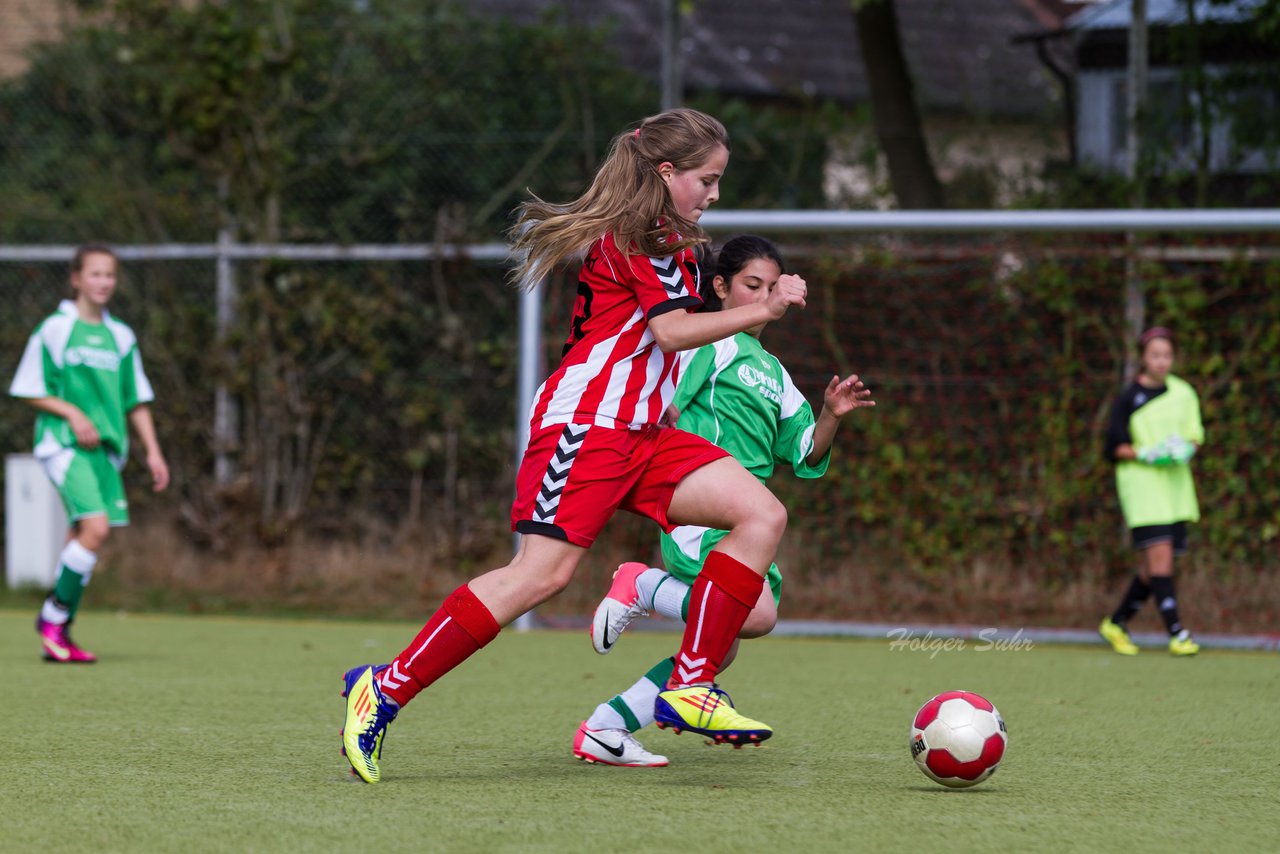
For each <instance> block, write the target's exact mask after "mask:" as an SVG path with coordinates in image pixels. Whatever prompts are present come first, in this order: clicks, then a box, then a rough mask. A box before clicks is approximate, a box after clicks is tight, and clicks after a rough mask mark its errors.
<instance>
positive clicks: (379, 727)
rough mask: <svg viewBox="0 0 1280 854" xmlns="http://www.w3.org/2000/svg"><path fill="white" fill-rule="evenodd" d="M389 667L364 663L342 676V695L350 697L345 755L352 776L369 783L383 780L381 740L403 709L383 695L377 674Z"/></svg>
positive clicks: (344, 735)
mask: <svg viewBox="0 0 1280 854" xmlns="http://www.w3.org/2000/svg"><path fill="white" fill-rule="evenodd" d="M385 667H386V665H385V664H384V665H382V666H381V667H375V666H374V665H371V664H362V665H360V666H359V667H353V668H351V669H350V670H348V671H347V672H346V673H344V674H342V696H343V697H346V698H347V718H346V722H345V724H344V725H343V727H342V755H343V756H345V757H347V761H348V762H350V763H351V773H353V774H355V775H356V776H357V777H359V778H360V779H361V780H364V781H365V782H366V783H376V782H378V780H380V779H381V778H382V771H381V770H380V769H379V768H378V760H379V759H381V758H382V738H383V736H385V735H386V733H387V724H389V723H391V722H392V721H393V720H395V717H396V713H397V712H399V711H400V707H399V706H397V705H396V704H395V703H393V702H392V701H391V700H389V699H387V698H386V697H384V696H383V694H382V690H381V689H380V688H379V687H378V678H377V677H378V672H379V671H380V670H382V669H383V668H385Z"/></svg>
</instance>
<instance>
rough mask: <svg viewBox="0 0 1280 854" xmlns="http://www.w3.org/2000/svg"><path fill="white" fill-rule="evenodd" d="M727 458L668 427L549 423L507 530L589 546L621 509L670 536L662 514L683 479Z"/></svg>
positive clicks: (533, 450) (527, 461)
mask: <svg viewBox="0 0 1280 854" xmlns="http://www.w3.org/2000/svg"><path fill="white" fill-rule="evenodd" d="M727 456H729V452H728V451H726V450H724V449H723V448H719V447H717V446H715V445H713V444H711V443H710V442H708V441H707V440H706V439H704V438H702V437H701V436H695V435H694V434H692V433H686V432H685V431H683V430H677V429H675V428H674V427H650V428H646V429H644V430H618V429H615V428H612V427H593V426H590V425H586V424H555V425H552V426H550V427H544V428H542V429H541V430H538V431H537V432H536V433H534V434H533V435H532V436H531V437H530V438H529V447H528V449H527V450H525V452H524V459H523V460H522V461H521V463H520V471H519V472H517V473H516V501H515V504H514V505H513V506H512V507H511V528H512V530H514V531H519V532H520V533H521V534H542V535H544V536H547V537H555V538H556V539H559V540H568V541H569V542H571V543H573V544H574V545H577V546H583V547H584V548H585V547H587V546H590V545H591V543H592V542H593V541H594V540H595V538H596V536H597V535H598V534H599V533H600V531H601V530H602V529H603V528H604V525H605V523H606V522H608V521H609V519H610V518H611V517H612V516H613V514H614V513H615V512H616V511H617V510H618V509H619V508H621V509H623V510H630V511H631V512H632V513H635V514H637V515H640V516H645V517H647V518H649V519H652V520H653V521H655V522H657V523H658V524H659V525H661V526H662V528H663V530H665V531H670V530H671V529H672V528H674V527H675V526H674V525H673V524H671V522H669V521H668V520H667V507H668V506H670V504H671V494H672V493H673V492H674V491H675V488H676V484H678V483H679V482H680V481H681V480H683V479H684V478H685V476H687V475H688V474H689V472H691V471H693V470H694V469H698V468H701V467H702V466H705V465H706V464H707V463H710V462H713V461H715V460H718V459H720V458H721V457H727Z"/></svg>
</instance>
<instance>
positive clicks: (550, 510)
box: [533, 424, 591, 522]
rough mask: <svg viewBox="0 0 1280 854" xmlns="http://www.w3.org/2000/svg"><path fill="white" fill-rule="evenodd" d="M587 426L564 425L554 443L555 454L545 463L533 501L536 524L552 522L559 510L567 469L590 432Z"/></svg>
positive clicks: (567, 475)
mask: <svg viewBox="0 0 1280 854" xmlns="http://www.w3.org/2000/svg"><path fill="white" fill-rule="evenodd" d="M590 429H591V427H590V425H587V424H566V425H565V428H564V432H563V433H561V434H560V441H559V442H557V443H556V452H555V453H554V454H552V455H551V461H550V462H549V463H547V473H546V474H545V475H543V477H542V489H540V490H539V491H538V497H537V499H536V500H535V501H534V507H533V518H534V521H536V522H554V521H555V518H556V510H558V509H559V508H560V493H562V492H564V485H565V483H567V482H568V480H569V469H570V468H572V467H573V461H574V460H575V459H576V458H577V456H578V451H579V450H580V449H581V448H582V440H583V439H585V438H586V437H587V431H588V430H590Z"/></svg>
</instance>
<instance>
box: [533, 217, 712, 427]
mask: <svg viewBox="0 0 1280 854" xmlns="http://www.w3.org/2000/svg"><path fill="white" fill-rule="evenodd" d="M701 303H702V300H701V298H700V297H699V296H698V265H697V262H696V260H695V258H694V254H693V252H692V251H691V250H689V249H684V250H682V251H681V252H679V253H678V254H676V255H672V256H670V257H666V258H658V257H649V256H647V255H628V254H627V253H625V252H623V251H622V250H620V249H619V248H618V247H617V244H616V243H615V241H614V237H613V235H612V234H606V235H604V236H603V237H601V238H600V239H599V240H597V241H596V242H595V243H593V244H592V245H591V249H590V251H589V252H588V253H587V257H586V260H585V261H584V262H583V264H582V270H581V272H580V273H579V274H578V299H577V301H576V302H575V303H574V306H573V324H572V327H571V328H570V331H569V338H568V340H567V341H565V345H564V353H563V356H562V358H561V361H560V367H559V368H557V369H556V371H555V373H553V374H552V375H551V376H550V377H548V378H547V381H546V382H544V383H543V384H542V387H541V388H539V389H538V393H537V395H536V396H535V397H534V403H533V408H532V410H531V411H530V413H529V415H530V417H529V425H530V428H531V429H532V430H534V431H536V430H538V429H540V428H542V427H547V426H549V425H552V424H570V423H573V424H595V425H598V426H601V427H613V428H618V429H629V430H638V429H640V428H642V427H644V426H646V425H649V424H656V423H657V422H658V419H659V418H660V417H661V416H662V413H663V412H664V411H665V410H666V408H667V404H669V403H670V402H671V399H672V397H673V396H674V394H675V385H676V376H677V373H678V370H679V367H678V360H677V354H675V353H664V352H662V350H661V349H660V348H659V347H658V345H657V343H656V342H655V341H654V339H653V333H652V332H651V331H650V329H649V319H650V318H652V317H656V316H657V315H659V314H663V313H664V312H668V311H677V310H683V311H687V310H690V309H692V308H695V307H696V306H698V305H700V304H701Z"/></svg>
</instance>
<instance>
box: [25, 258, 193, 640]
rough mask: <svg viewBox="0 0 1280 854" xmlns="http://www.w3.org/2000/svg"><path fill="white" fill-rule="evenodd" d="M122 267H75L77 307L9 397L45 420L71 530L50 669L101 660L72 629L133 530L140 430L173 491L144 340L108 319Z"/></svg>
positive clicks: (102, 261) (47, 457) (45, 455)
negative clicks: (102, 554)
mask: <svg viewBox="0 0 1280 854" xmlns="http://www.w3.org/2000/svg"><path fill="white" fill-rule="evenodd" d="M118 266H119V263H118V261H117V259H116V255H115V253H114V252H113V251H112V250H111V248H110V247H108V246H106V245H104V244H99V243H91V244H86V245H84V246H81V247H80V248H79V249H77V250H76V253H75V257H74V258H73V259H72V262H71V290H72V294H73V299H69V300H63V301H62V303H61V304H60V305H59V306H58V310H57V311H56V312H55V313H54V314H52V315H50V316H49V317H47V318H45V320H44V321H43V322H42V323H41V324H40V326H39V327H37V329H36V331H35V332H34V333H33V334H32V335H31V338H30V340H28V342H27V347H26V350H25V351H23V354H22V361H21V362H20V363H19V365H18V372H17V374H16V375H15V376H14V378H13V384H12V385H11V386H10V387H9V394H11V395H13V396H14V397H18V398H24V399H26V401H27V402H28V403H30V404H31V405H32V406H34V407H35V408H36V409H38V410H39V412H40V414H39V415H38V416H36V431H35V456H36V458H37V459H38V460H40V462H41V463H42V464H43V466H44V470H45V472H46V473H47V474H48V475H49V479H50V480H52V481H53V484H54V486H56V487H57V489H58V494H59V495H61V496H62V502H63V504H64V505H65V506H66V508H67V519H68V520H69V521H70V523H71V530H70V532H69V534H68V538H67V543H66V546H65V547H64V548H63V550H62V553H61V554H60V555H59V557H58V563H59V566H58V574H57V577H56V580H55V582H54V587H53V590H52V592H50V594H49V596H48V598H47V599H45V602H44V605H43V607H42V608H41V609H40V614H39V616H37V617H36V631H37V632H38V633H39V634H40V642H41V645H42V646H43V648H44V658H45V660H46V661H52V662H58V663H63V664H92V663H93V662H94V661H97V657H96V656H95V655H94V654H93V653H91V652H88V651H87V650H84V649H81V648H80V647H78V646H77V645H76V644H75V643H73V642H72V640H71V636H70V633H69V627H70V625H71V621H72V620H74V619H75V616H76V609H77V608H78V607H79V605H80V597H81V595H82V593H83V591H84V587H85V585H87V584H88V583H89V578H90V577H91V576H92V574H93V568H94V566H95V565H96V564H97V562H98V551H99V550H100V549H101V548H102V545H103V543H105V542H106V540H107V536H108V535H109V534H110V533H111V529H112V528H113V527H119V526H122V525H127V524H129V504H128V502H127V501H126V500H125V496H124V485H123V483H122V482H121V480H120V469H122V468H123V467H124V463H125V460H126V459H128V456H129V431H128V427H127V424H126V421H127V422H128V423H129V424H132V425H133V428H134V430H136V431H137V433H138V436H139V438H141V439H142V445H143V448H144V449H145V451H146V455H147V467H148V468H149V469H150V470H151V480H152V484H153V485H154V488H155V489H156V491H157V492H158V491H160V490H162V489H164V488H165V487H166V486H168V485H169V466H168V464H167V463H166V462H165V459H164V454H163V453H161V451H160V443H159V442H158V441H157V440H156V430H155V425H154V423H153V422H152V420H151V410H150V409H149V408H148V406H147V404H148V403H150V402H151V400H152V399H153V398H154V397H155V395H154V394H153V393H152V391H151V383H150V382H149V381H148V380H147V375H146V373H145V372H144V371H143V370H142V356H141V354H140V353H139V352H138V339H137V337H136V336H135V335H134V334H133V330H131V329H130V328H129V327H128V326H126V325H125V324H123V323H121V322H120V321H119V320H117V319H116V318H114V317H112V316H111V315H110V314H109V313H108V312H107V302H108V301H109V300H110V299H111V296H112V294H114V293H115V290H116V273H117V269H118Z"/></svg>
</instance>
